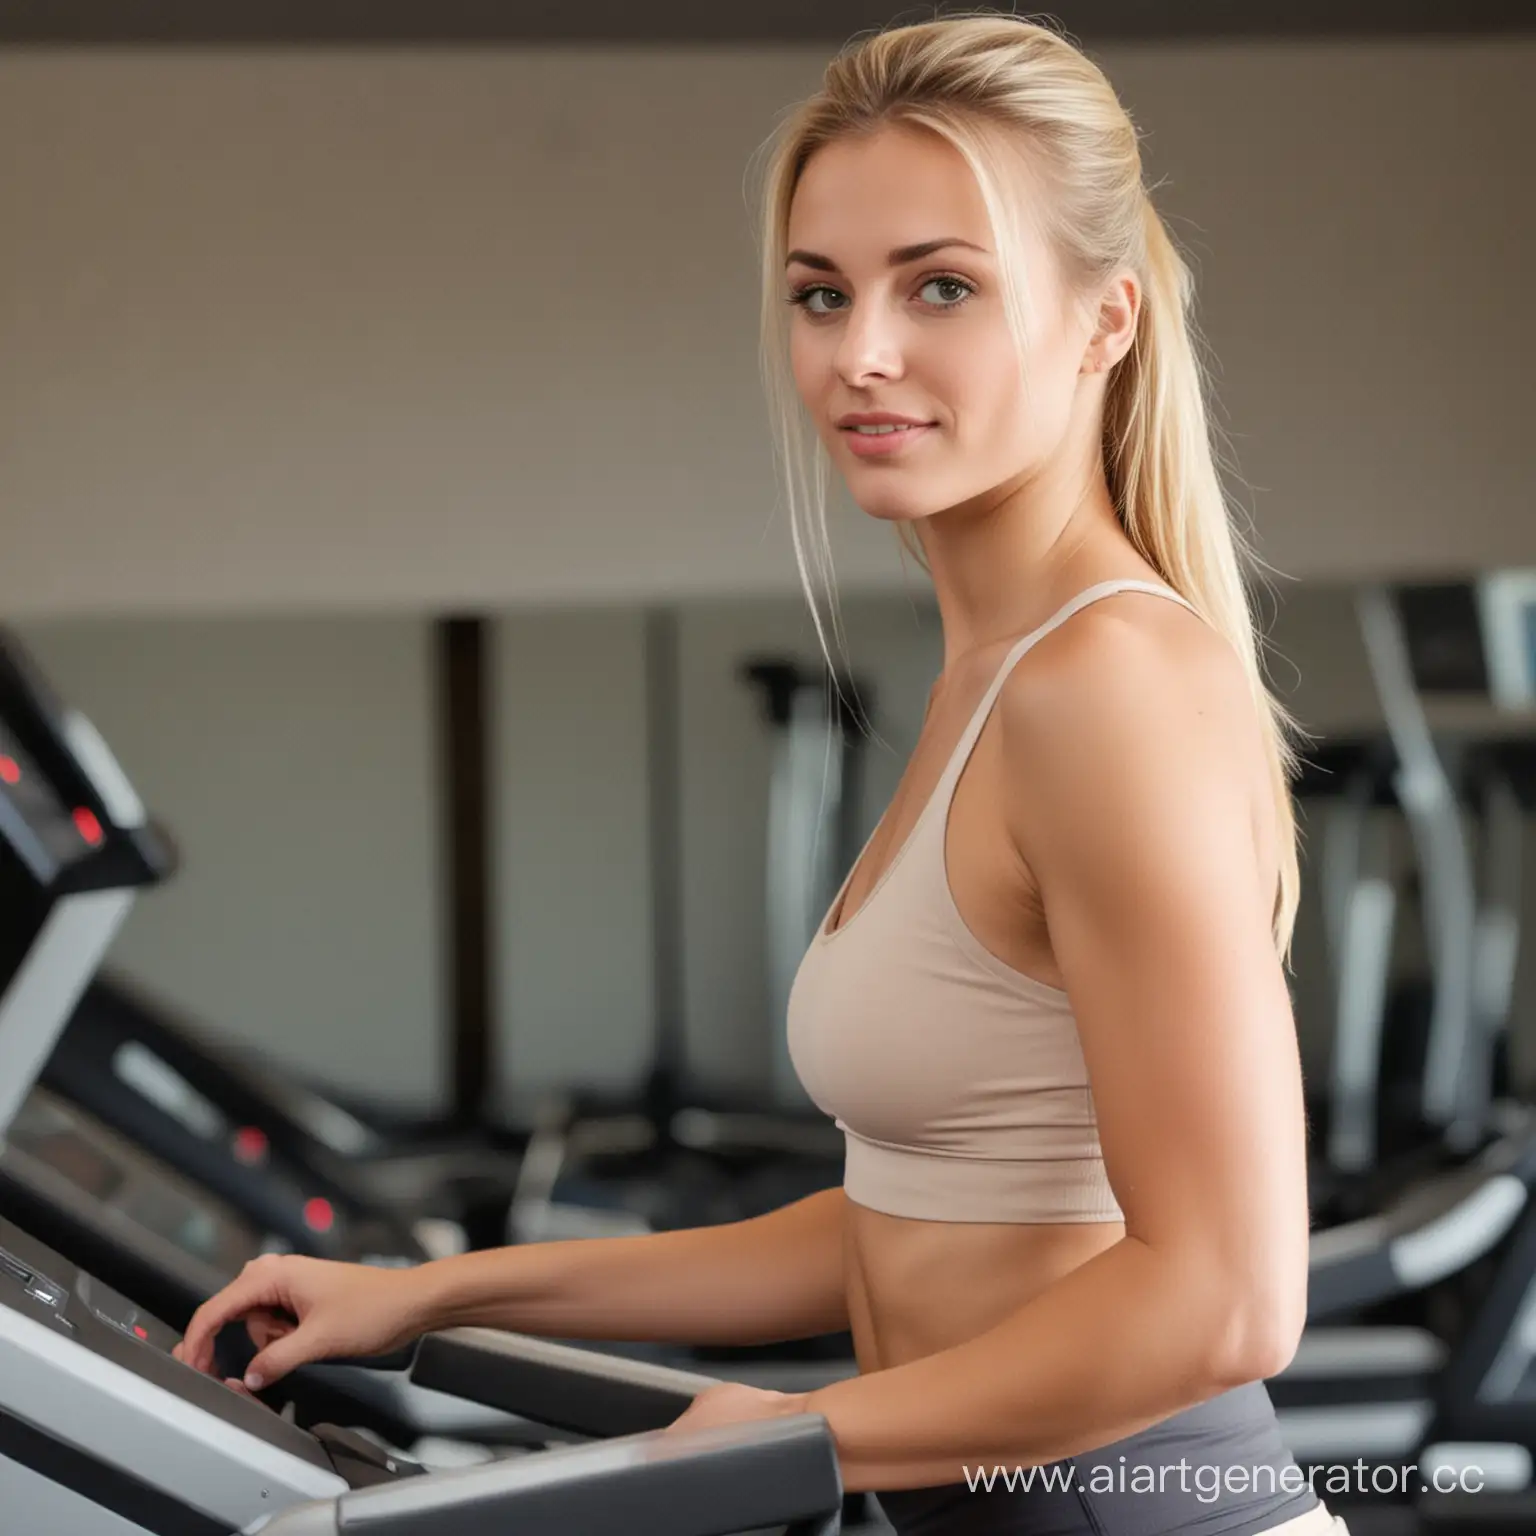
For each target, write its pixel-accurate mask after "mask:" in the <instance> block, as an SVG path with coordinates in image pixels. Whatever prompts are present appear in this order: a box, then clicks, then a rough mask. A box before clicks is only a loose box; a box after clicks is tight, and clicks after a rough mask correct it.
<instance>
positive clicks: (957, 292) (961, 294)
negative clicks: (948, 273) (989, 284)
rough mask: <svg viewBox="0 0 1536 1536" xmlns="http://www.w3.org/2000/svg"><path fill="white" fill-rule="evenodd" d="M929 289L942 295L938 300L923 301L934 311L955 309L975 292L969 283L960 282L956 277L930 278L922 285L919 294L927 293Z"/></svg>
mask: <svg viewBox="0 0 1536 1536" xmlns="http://www.w3.org/2000/svg"><path fill="white" fill-rule="evenodd" d="M930 289H931V290H934V291H936V292H938V293H940V294H941V295H942V297H940V298H938V299H928V300H925V301H924V302H926V303H931V304H932V305H933V306H934V307H935V308H936V309H956V308H958V307H959V306H960V305H961V304H963V303H965V301H966V300H967V299H968V298H970V296H971V294H972V293H973V292H974V291H975V290H974V289H973V288H972V287H971V285H970V284H969V283H963V282H961V281H960V279H959V278H958V277H930V278H929V279H928V281H927V282H926V283H924V284H923V286H922V289H921V292H923V293H927V292H929V290H930Z"/></svg>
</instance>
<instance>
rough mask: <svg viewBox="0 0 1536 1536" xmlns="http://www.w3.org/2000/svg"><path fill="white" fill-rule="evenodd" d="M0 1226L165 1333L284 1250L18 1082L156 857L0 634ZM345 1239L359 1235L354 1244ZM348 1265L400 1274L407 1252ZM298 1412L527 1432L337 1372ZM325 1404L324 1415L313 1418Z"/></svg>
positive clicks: (162, 856) (385, 1425)
mask: <svg viewBox="0 0 1536 1536" xmlns="http://www.w3.org/2000/svg"><path fill="white" fill-rule="evenodd" d="M0 741H3V744H4V745H3V749H0V891H3V893H4V897H5V900H4V907H3V913H4V923H3V932H0V966H3V967H4V969H0V977H3V976H6V975H8V974H9V975H11V979H10V981H9V983H8V985H7V987H6V989H5V991H4V992H3V994H0V1059H4V1060H5V1062H6V1064H7V1073H6V1075H5V1080H4V1085H3V1089H0V1112H3V1113H4V1115H5V1120H6V1121H7V1122H9V1125H10V1131H9V1135H8V1137H7V1138H6V1141H5V1143H4V1145H3V1148H0V1216H4V1217H5V1218H7V1219H9V1220H11V1221H12V1222H14V1223H16V1224H17V1225H19V1226H21V1227H23V1228H24V1229H25V1230H27V1231H28V1232H30V1233H31V1235H32V1236H33V1238H34V1239H35V1240H37V1241H41V1242H43V1243H45V1244H46V1245H47V1246H48V1247H49V1248H50V1249H51V1250H54V1251H57V1252H59V1253H61V1254H63V1255H64V1256H65V1257H66V1258H67V1259H68V1260H69V1261H70V1262H72V1263H75V1264H79V1265H81V1266H82V1267H83V1268H86V1269H87V1270H89V1271H90V1272H92V1273H94V1274H96V1275H97V1276H98V1277H99V1278H100V1279H101V1280H103V1281H105V1282H106V1283H107V1284H108V1285H110V1286H111V1287H112V1288H113V1290H114V1291H117V1292H121V1293H123V1294H125V1295H126V1296H128V1297H129V1298H130V1299H131V1300H132V1301H133V1302H134V1303H135V1304H136V1305H138V1306H141V1307H143V1308H145V1309H146V1311H147V1312H149V1313H151V1314H152V1315H154V1316H157V1317H160V1318H161V1319H162V1320H163V1321H167V1322H168V1323H170V1324H171V1325H172V1326H177V1327H180V1326H184V1325H185V1323H186V1321H187V1320H188V1318H189V1317H190V1316H191V1314H192V1312H193V1310H195V1308H196V1307H197V1306H199V1305H200V1304H201V1303H202V1302H203V1301H204V1300H206V1299H207V1297H208V1296H209V1295H210V1294H212V1293H213V1292H214V1291H216V1290H218V1289H220V1288H222V1287H223V1286H224V1285H225V1284H227V1283H228V1282H229V1281H230V1280H231V1279H232V1278H233V1277H234V1275H235V1274H236V1273H237V1272H238V1270H239V1268H240V1266H241V1265H243V1264H244V1263H245V1262H247V1261H248V1260H249V1259H251V1258H254V1257H256V1256H257V1255H258V1254H260V1253H262V1252H265V1251H273V1250H280V1249H283V1248H285V1247H286V1246H287V1244H286V1242H285V1241H284V1240H283V1239H282V1237H281V1236H280V1235H279V1234H275V1233H273V1232H271V1231H269V1230H268V1229H266V1228H264V1227H262V1226H260V1225H257V1224H253V1223H252V1222H250V1221H249V1220H247V1219H246V1218H245V1217H244V1216H242V1215H241V1214H240V1213H238V1212H237V1211H235V1210H234V1209H233V1208H232V1207H230V1206H228V1205H226V1204H225V1203H224V1202H223V1201H220V1200H219V1199H217V1198H216V1197H215V1196H213V1195H210V1194H209V1193H208V1192H207V1190H206V1189H204V1188H202V1187H201V1186H199V1185H198V1184H197V1183H195V1182H193V1181H192V1180H190V1179H187V1178H185V1177H182V1176H180V1175H178V1174H175V1173H173V1172H172V1171H171V1170H170V1169H169V1168H167V1167H165V1166H164V1165H163V1164H162V1163H160V1162H158V1161H157V1160H156V1159H155V1158H153V1157H151V1156H149V1155H148V1154H146V1153H144V1152H142V1151H141V1150H140V1149H139V1148H138V1147H136V1146H133V1145H130V1144H129V1142H128V1141H126V1140H125V1139H124V1138H122V1137H120V1136H118V1135H116V1134H115V1133H114V1132H113V1131H111V1130H110V1129H109V1128H108V1127H106V1126H105V1125H102V1124H101V1123H100V1122H99V1121H97V1120H96V1119H95V1118H94V1117H93V1116H91V1115H90V1114H88V1113H86V1112H85V1111H83V1110H81V1109H80V1108H79V1107H78V1106H76V1105H73V1104H70V1103H67V1102H66V1101H64V1100H61V1099H59V1098H58V1097H57V1096H56V1095H54V1094H53V1093H51V1092H50V1091H48V1090H45V1089H36V1088H34V1081H35V1078H36V1075H37V1071H38V1068H39V1066H40V1065H41V1063H42V1062H43V1061H44V1060H46V1059H47V1057H48V1056H49V1053H50V1048H51V1046H52V1044H53V1040H54V1038H55V1037H56V1036H57V1034H58V1032H59V1030H60V1028H61V1026H62V1024H63V1021H64V1020H65V1019H66V1018H67V1017H68V1016H69V1014H70V1011H71V1010H72V1009H73V1008H74V1007H75V1005H76V1003H77V1001H78V999H79V998H80V996H81V995H82V993H83V991H84V989H85V988H86V986H87V985H88V983H89V980H90V976H91V972H92V970H93V969H94V967H95V966H96V964H97V963H98V960H99V958H100V955H101V953H102V951H103V949H104V948H105V945H106V942H107V940H108V938H109V937H110V934H111V932H112V931H113V930H115V927H116V925H117V924H118V923H119V922H120V921H121V920H122V917H123V916H124V915H125V914H126V912H127V910H128V908H129V906H130V904H131V902H132V900H133V897H134V894H135V892H136V890H137V889H139V888H141V887H142V886H144V885H146V884H148V883H150V882H151V881H153V880H157V879H160V878H163V877H164V876H165V875H166V874H167V873H168V872H169V871H170V869H171V867H172V864H173V860H172V857H171V855H170V852H169V845H168V842H167V840H166V839H165V837H164V835H163V834H162V833H161V832H159V831H158V830H157V829H156V828H154V827H153V826H151V825H150V824H149V823H148V821H147V819H146V817H145V813H144V809H143V806H142V804H141V803H140V802H139V800H138V797H137V796H136V794H135V793H134V792H133V790H132V787H131V785H130V784H129V783H128V780H127V778H126V776H125V775H124V774H123V773H122V770H121V768H120V767H119V766H118V765H117V763H116V761H115V760H114V759H113V758H112V755H111V753H110V751H109V749H108V748H107V746H106V744H105V743H104V742H103V741H102V740H101V738H100V736H99V735H98V734H97V733H96V732H95V731H94V730H93V729H92V728H91V727H90V725H89V723H88V722H86V721H85V720H84V718H83V717H82V716H80V715H79V714H78V713H77V712H74V711H72V710H70V709H68V708H66V707H65V706H64V705H63V704H61V703H60V702H59V701H58V700H57V699H56V698H55V697H54V696H53V695H52V693H51V692H50V691H49V690H48V688H47V686H46V684H45V683H44V681H43V679H42V677H41V675H40V674H39V673H38V672H37V670H36V669H35V667H33V666H32V664H31V663H30V662H29V661H28V660H27V659H26V658H25V655H24V653H23V652H22V651H21V649H20V647H19V646H17V645H16V644H15V642H14V641H12V640H9V639H6V638H4V637H0ZM359 1235H361V1232H360V1233H359ZM352 1256H353V1257H357V1258H362V1259H369V1258H371V1259H373V1261H374V1262H379V1263H389V1264H397V1263H409V1262H413V1261H414V1258H415V1257H416V1256H415V1255H414V1254H406V1255H401V1254H398V1253H390V1252H384V1253H380V1254H369V1253H368V1252H367V1251H366V1249H356V1250H354V1252H353V1254H352ZM300 1374H301V1377H302V1381H301V1383H300V1385H301V1387H302V1391H303V1394H304V1398H305V1402H306V1405H307V1407H306V1411H307V1412H313V1411H321V1410H322V1409H326V1411H335V1412H338V1413H342V1414H344V1415H345V1416H346V1418H347V1420H348V1422H351V1423H358V1424H362V1425H366V1426H367V1427H369V1428H371V1429H373V1430H375V1431H376V1432H377V1433H380V1434H385V1435H388V1436H390V1437H391V1438H392V1439H394V1440H396V1441H406V1442H411V1441H414V1440H416V1439H419V1438H420V1437H421V1436H422V1435H424V1434H434V1435H438V1436H454V1437H462V1436H470V1437H473V1438H475V1439H477V1440H495V1441H500V1440H506V1439H509V1438H510V1439H512V1440H514V1441H516V1440H519V1439H526V1426H523V1425H521V1424H516V1423H507V1422H503V1421H502V1419H501V1418H500V1417H499V1416H496V1415H488V1414H486V1413H485V1412H483V1411H481V1410H479V1409H477V1408H474V1407H473V1405H466V1404H464V1403H462V1402H458V1401H456V1400H450V1399H439V1398H437V1397H436V1396H434V1395H432V1394H425V1393H422V1392H420V1391H418V1390H417V1389H414V1388H412V1387H411V1386H410V1385H409V1383H408V1381H406V1380H405V1379H404V1377H403V1376H402V1375H401V1373H400V1372H399V1371H398V1370H396V1371H394V1372H393V1373H390V1372H383V1371H364V1370H361V1369H358V1368H355V1367H353V1366H351V1365H337V1366H321V1367H316V1368H312V1369H307V1370H306V1372H304V1373H300ZM327 1405H329V1408H327Z"/></svg>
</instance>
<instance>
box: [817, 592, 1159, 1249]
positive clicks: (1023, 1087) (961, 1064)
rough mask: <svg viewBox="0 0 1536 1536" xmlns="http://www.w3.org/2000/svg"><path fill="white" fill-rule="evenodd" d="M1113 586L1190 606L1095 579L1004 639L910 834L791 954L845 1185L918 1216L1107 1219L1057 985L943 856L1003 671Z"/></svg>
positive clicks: (1094, 1127) (1100, 1166)
mask: <svg viewBox="0 0 1536 1536" xmlns="http://www.w3.org/2000/svg"><path fill="white" fill-rule="evenodd" d="M1117 592H1146V593H1150V594H1152V595H1154V596H1158V597H1166V598H1169V599H1171V600H1172V601H1174V602H1177V603H1182V604H1183V605H1184V606H1185V607H1189V604H1188V603H1185V602H1184V599H1183V598H1182V597H1180V596H1179V595H1178V594H1177V593H1176V592H1173V591H1171V590H1170V589H1169V588H1167V587H1162V586H1157V585H1154V584H1153V583H1151V582H1141V581H1106V582H1101V583H1099V584H1098V585H1097V586H1093V587H1089V588H1088V589H1087V590H1086V591H1084V592H1080V593H1078V595H1077V596H1076V597H1074V598H1073V599H1072V600H1071V601H1070V602H1068V603H1067V604H1066V605H1065V606H1064V607H1062V608H1061V609H1059V610H1058V611H1057V612H1056V613H1055V614H1054V615H1052V617H1051V618H1050V619H1048V620H1047V621H1046V622H1045V623H1044V624H1042V625H1041V626H1040V628H1038V629H1036V630H1033V631H1032V632H1031V633H1029V634H1027V635H1025V636H1024V638H1023V639H1021V640H1020V641H1019V642H1018V643H1017V644H1016V645H1014V647H1013V648H1012V649H1011V650H1010V651H1009V652H1008V655H1007V656H1006V658H1005V659H1004V661H1003V664H1002V666H1001V667H1000V668H999V669H998V673H997V676H996V677H995V678H994V679H993V681H992V684H991V686H990V687H989V688H988V689H987V691H986V693H985V695H984V696H983V697H982V700H981V703H980V704H979V705H978V706H977V709H976V713H975V714H974V715H973V716H972V717H971V720H970V722H969V723H968V724H967V726H966V728H965V731H964V733H963V734H962V735H961V737H960V740H959V742H958V743H957V744H956V746H955V750H954V753H953V755H952V756H951V757H950V760H949V762H948V763H947V764H946V765H945V768H944V772H943V773H942V775H941V776H940V778H939V782H938V784H937V786H936V787H935V789H934V792H933V795H932V797H931V798H930V800H929V801H928V803H927V804H926V805H925V806H924V807H923V809H922V811H921V813H920V814H919V816H918V818H917V821H916V822H915V824H914V825H913V827H912V831H911V832H910V833H909V834H908V837H907V840H906V842H905V843H904V844H903V845H902V846H901V848H899V849H898V850H897V852H896V854H895V857H894V858H893V859H892V861H891V863H890V865H889V866H888V867H887V869H886V871H885V873H884V874H883V875H882V876H881V878H880V879H879V881H878V882H877V883H876V884H875V886H874V888H873V890H871V891H870V892H869V894H868V895H867V896H866V897H865V898H864V901H863V903H862V904H861V905H860V906H859V908H858V910H857V911H855V912H853V913H852V914H851V915H844V914H843V913H842V910H841V908H842V903H843V898H844V896H845V895H846V893H847V890H848V883H849V881H851V879H852V872H851V871H850V874H849V881H845V882H844V883H843V888H842V890H840V891H839V892H838V893H837V897H836V899H835V900H834V901H833V903H832V907H831V910H830V911H829V913H828V914H827V917H826V919H824V920H823V922H822V924H821V926H820V927H819V928H818V929H817V931H816V936H815V938H814V939H812V941H811V945H810V948H809V949H808V950H807V952H806V955H805V958H804V960H803V961H802V962H801V965H800V970H799V972H798V974H797V975H796V978H795V985H794V988H793V990H792V991H791V993H790V999H789V1016H788V1023H787V1027H788V1030H789V1051H790V1057H791V1059H792V1060H793V1062H794V1065H795V1071H796V1073H797V1074H798V1075H799V1078H800V1081H801V1082H802V1083H803V1084H804V1086H805V1089H806V1091H807V1092H808V1093H809V1094H810V1096H811V1098H812V1099H813V1100H814V1101H815V1102H816V1104H817V1105H818V1106H820V1108H821V1109H822V1110H823V1111H825V1112H826V1113H827V1114H829V1115H832V1116H833V1117H834V1119H835V1120H836V1122H837V1125H838V1128H839V1129H840V1130H841V1131H842V1132H843V1135H844V1141H845V1144H846V1148H847V1161H846V1164H845V1167H844V1173H843V1187H844V1190H845V1192H846V1194H847V1196H848V1198H849V1199H850V1200H852V1201H854V1202H856V1203H857V1204H859V1205H862V1206H866V1207H868V1208H870V1209H872V1210H876V1211H884V1212H886V1213H888V1214H889V1215H892V1216H911V1217H917V1218H920V1219H924V1220H929V1221H966V1222H1029V1223H1049V1222H1095V1221H1119V1220H1120V1219H1121V1213H1120V1208H1119V1206H1118V1205H1117V1204H1116V1202H1115V1197H1114V1194H1113V1193H1112V1192H1111V1190H1110V1187H1109V1180H1108V1178H1107V1177H1106V1175H1105V1172H1104V1158H1103V1154H1102V1152H1101V1151H1100V1148H1099V1133H1098V1123H1097V1120H1096V1118H1095V1115H1094V1107H1093V1096H1092V1093H1091V1092H1090V1090H1089V1086H1088V1071H1087V1068H1086V1066H1085V1065H1084V1062H1083V1053H1082V1046H1081V1043H1080V1042H1079V1039H1078V1034H1077V1024H1076V1022H1075V1020H1074V1019H1073V1017H1072V1008H1071V1005H1070V1003H1069V1002H1068V1000H1067V995H1066V993H1065V992H1062V991H1060V990H1058V989H1057V988H1055V987H1049V986H1046V985H1045V984H1044V983H1043V982H1039V981H1035V980H1033V979H1031V978H1030V977H1028V976H1025V975H1023V974H1022V973H1020V972H1018V971H1016V970H1014V969H1013V968H1012V967H1011V966H1009V965H1006V964H1005V963H1004V962H1003V961H1001V960H999V959H998V958H997V957H996V956H995V955H993V954H992V953H991V951H989V950H988V949H986V948H985V947H984V946H983V945H982V944H981V942H980V941H979V940H978V939H977V938H976V937H975V935H974V934H972V933H971V931H970V929H969V928H967V927H966V925H965V922H964V920H963V919H962V918H961V916H960V912H959V910H958V908H957V907H956V906H955V902H954V898H953V896H952V895H951V893H950V889H949V879H948V875H947V873H946V870H945V863H944V836H945V828H946V825H947V823H948V820H949V806H950V802H951V800H952V799H953V797H954V792H955V785H956V784H957V783H958V782H959V780H960V775H961V773H962V772H963V771H964V769H965V765H966V762H967V761H968V760H969V758H970V755H971V752H972V750H973V748H974V747H975V745H976V741H977V738H978V737H979V736H980V735H981V730H982V727H983V726H984V725H985V724H986V721H987V717H988V715H989V714H990V713H991V710H992V706H993V705H994V704H995V703H996V701H997V696H998V694H999V693H1000V692H1001V690H1002V686H1003V683H1004V681H1005V680H1006V678H1007V677H1008V674H1009V673H1010V672H1011V671H1012V670H1013V668H1014V667H1015V666H1016V665H1017V664H1018V661H1019V658H1020V657H1022V656H1023V655H1024V654H1025V652H1027V651H1028V650H1029V649H1030V647H1031V646H1033V645H1035V644H1036V643H1037V642H1038V641H1039V640H1041V639H1042V638H1043V637H1044V636H1045V635H1047V634H1049V633H1050V632H1051V631H1052V630H1053V629H1055V628H1056V627H1057V626H1058V625H1059V624H1063V623H1065V622H1066V621H1067V620H1068V619H1069V618H1071V617H1072V615H1073V614H1075V613H1077V612H1078V611H1079V610H1081V609H1083V608H1085V607H1087V606H1088V604H1090V603H1093V602H1097V601H1098V600H1099V599H1100V598H1103V597H1108V596H1110V595H1111V594H1113V593H1117ZM868 846H869V845H868V844H867V843H866V845H865V848H866V851H867V849H868ZM860 862H862V855H861V856H860ZM856 867H857V864H856V865H855V868H856ZM834 924H836V926H835V927H834Z"/></svg>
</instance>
